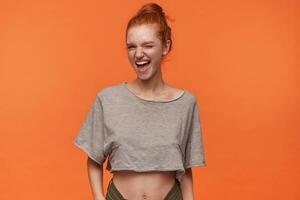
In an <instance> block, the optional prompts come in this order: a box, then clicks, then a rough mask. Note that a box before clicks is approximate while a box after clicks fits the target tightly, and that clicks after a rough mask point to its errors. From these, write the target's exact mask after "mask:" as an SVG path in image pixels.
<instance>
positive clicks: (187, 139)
mask: <svg viewBox="0 0 300 200" xmlns="http://www.w3.org/2000/svg"><path fill="white" fill-rule="evenodd" d="M201 130H202V129H201V126H200V118H199V112H198V103H197V99H196V97H195V96H194V95H193V94H192V93H191V92H189V91H187V90H184V93H183V94H182V95H181V96H180V97H178V98H176V99H174V100H170V101H154V100H153V101H152V100H146V99H142V98H140V97H138V96H136V95H135V94H134V93H133V92H132V91H130V90H129V89H128V87H127V83H126V82H123V83H118V84H115V85H111V86H107V87H105V88H102V89H101V90H100V91H98V93H97V94H96V96H95V98H94V101H93V103H92V105H91V107H90V109H89V111H88V113H87V115H86V118H85V120H84V122H83V125H82V127H81V128H80V131H79V133H78V135H77V137H76V138H75V139H74V140H73V144H74V145H76V146H77V147H79V148H81V149H82V150H83V151H84V152H85V153H86V154H87V155H88V156H89V157H90V158H91V159H92V160H94V161H95V162H97V163H99V164H103V163H104V161H105V160H106V158H107V157H108V164H107V167H106V170H108V171H109V172H111V173H113V172H114V171H118V170H133V171H137V172H144V171H176V178H177V179H178V180H179V181H181V178H182V175H184V173H185V169H187V168H191V167H194V166H206V162H205V158H204V148H203V142H202V131H201Z"/></svg>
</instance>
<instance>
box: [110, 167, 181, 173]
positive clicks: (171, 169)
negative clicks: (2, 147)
mask: <svg viewBox="0 0 300 200" xmlns="http://www.w3.org/2000/svg"><path fill="white" fill-rule="evenodd" d="M118 170H131V171H136V172H147V171H184V169H183V168H147V169H137V168H132V167H112V168H111V169H109V170H108V171H109V172H114V171H118Z"/></svg>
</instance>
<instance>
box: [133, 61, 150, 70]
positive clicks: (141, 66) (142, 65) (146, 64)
mask: <svg viewBox="0 0 300 200" xmlns="http://www.w3.org/2000/svg"><path fill="white" fill-rule="evenodd" d="M150 63H151V61H150V60H142V61H136V62H135V65H136V66H137V71H138V72H140V73H145V72H146V71H147V69H149V68H150Z"/></svg>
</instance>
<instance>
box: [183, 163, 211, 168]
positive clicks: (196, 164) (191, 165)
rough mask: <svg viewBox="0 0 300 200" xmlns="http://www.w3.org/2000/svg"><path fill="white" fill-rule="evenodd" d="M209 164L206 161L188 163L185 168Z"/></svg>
mask: <svg viewBox="0 0 300 200" xmlns="http://www.w3.org/2000/svg"><path fill="white" fill-rule="evenodd" d="M205 166H207V164H206V162H195V163H190V164H188V165H185V166H184V168H185V169H187V168H191V167H205Z"/></svg>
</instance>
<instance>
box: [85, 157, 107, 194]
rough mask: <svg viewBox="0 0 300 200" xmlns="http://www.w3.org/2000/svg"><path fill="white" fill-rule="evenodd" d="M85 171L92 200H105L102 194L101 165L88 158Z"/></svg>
mask: <svg viewBox="0 0 300 200" xmlns="http://www.w3.org/2000/svg"><path fill="white" fill-rule="evenodd" d="M87 171H88V177H89V183H90V187H91V190H92V194H93V199H94V200H105V196H104V192H103V165H99V164H98V163H96V162H95V161H93V160H92V159H90V158H89V157H88V159H87Z"/></svg>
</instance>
